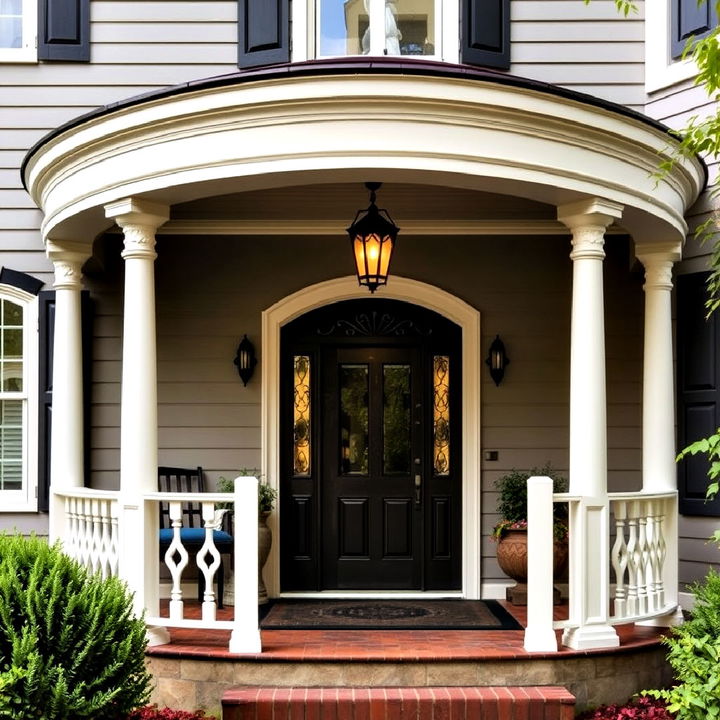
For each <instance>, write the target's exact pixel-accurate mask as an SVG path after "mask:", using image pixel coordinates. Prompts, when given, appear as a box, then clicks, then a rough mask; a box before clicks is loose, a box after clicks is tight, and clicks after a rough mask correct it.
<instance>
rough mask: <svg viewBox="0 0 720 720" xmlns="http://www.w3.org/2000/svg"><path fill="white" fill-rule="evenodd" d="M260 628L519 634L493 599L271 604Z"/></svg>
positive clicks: (517, 626) (264, 611)
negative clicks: (502, 631) (475, 631)
mask: <svg viewBox="0 0 720 720" xmlns="http://www.w3.org/2000/svg"><path fill="white" fill-rule="evenodd" d="M260 613H261V615H260V618H261V619H260V627H261V628H262V629H263V630H522V626H521V625H520V624H519V623H518V622H517V621H516V620H515V618H514V617H513V616H512V615H510V613H509V612H508V611H507V610H505V608H504V607H502V605H500V604H499V603H498V602H497V601H495V600H275V601H272V602H271V603H269V605H266V606H261V610H260Z"/></svg>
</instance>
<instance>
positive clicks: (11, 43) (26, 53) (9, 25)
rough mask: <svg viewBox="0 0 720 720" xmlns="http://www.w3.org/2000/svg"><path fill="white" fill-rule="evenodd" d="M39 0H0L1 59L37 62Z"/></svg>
mask: <svg viewBox="0 0 720 720" xmlns="http://www.w3.org/2000/svg"><path fill="white" fill-rule="evenodd" d="M36 8H37V2H29V1H28V0H0V61H5V62H35V60H36V59H37V51H36V49H35V38H36V34H37V9H36Z"/></svg>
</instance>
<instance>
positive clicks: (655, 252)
mask: <svg viewBox="0 0 720 720" xmlns="http://www.w3.org/2000/svg"><path fill="white" fill-rule="evenodd" d="M635 257H637V259H638V260H639V261H640V262H641V263H642V264H643V266H644V267H645V284H644V285H643V289H644V290H646V291H647V290H648V289H651V288H652V289H657V290H672V287H673V282H672V269H673V265H674V264H675V263H676V262H678V261H679V260H680V259H681V258H682V245H681V243H680V242H664V243H635Z"/></svg>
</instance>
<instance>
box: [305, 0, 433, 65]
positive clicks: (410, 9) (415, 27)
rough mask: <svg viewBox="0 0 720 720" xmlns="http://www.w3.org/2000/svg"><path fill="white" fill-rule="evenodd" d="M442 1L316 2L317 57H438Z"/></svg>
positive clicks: (336, 0)
mask: <svg viewBox="0 0 720 720" xmlns="http://www.w3.org/2000/svg"><path fill="white" fill-rule="evenodd" d="M439 5H440V2H439V0H317V9H316V13H317V15H316V18H317V19H316V32H317V35H316V39H315V47H316V56H317V57H337V56H344V55H372V56H379V55H395V56H397V55H424V56H430V57H436V56H437V55H439V53H436V47H437V44H438V35H439V33H438V30H437V19H439V17H440V12H441V8H440V7H439Z"/></svg>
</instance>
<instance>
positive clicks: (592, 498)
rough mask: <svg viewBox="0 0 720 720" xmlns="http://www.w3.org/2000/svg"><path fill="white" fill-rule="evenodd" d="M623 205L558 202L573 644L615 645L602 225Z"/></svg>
mask: <svg viewBox="0 0 720 720" xmlns="http://www.w3.org/2000/svg"><path fill="white" fill-rule="evenodd" d="M621 214H622V206H620V205H617V204H616V203H612V202H609V201H606V200H602V199H597V198H596V199H589V200H583V201H580V202H577V203H572V204H570V205H564V206H562V207H559V208H558V220H560V221H561V222H562V223H564V224H565V225H566V226H567V227H568V228H569V229H570V231H571V232H572V246H573V249H572V252H571V253H570V257H571V258H572V261H573V290H572V323H571V338H570V344H571V347H570V468H569V471H570V494H571V495H581V496H582V500H581V502H579V503H571V504H570V508H571V512H570V620H571V621H572V622H573V623H575V624H576V627H573V628H571V629H569V630H566V631H565V634H564V635H563V643H564V644H565V645H568V646H570V647H572V648H575V649H589V648H597V647H612V646H616V645H618V644H619V639H618V636H617V633H616V632H615V629H614V628H613V627H612V626H610V625H608V616H609V572H610V571H609V564H610V548H609V534H608V510H609V503H608V496H607V416H606V397H605V310H604V299H603V259H604V258H605V250H604V243H605V229H606V228H607V227H608V225H610V223H611V222H612V221H613V220H614V219H615V218H619V217H620V216H621Z"/></svg>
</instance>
